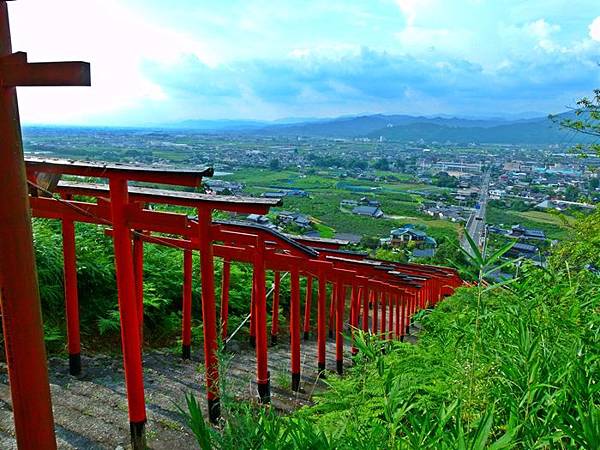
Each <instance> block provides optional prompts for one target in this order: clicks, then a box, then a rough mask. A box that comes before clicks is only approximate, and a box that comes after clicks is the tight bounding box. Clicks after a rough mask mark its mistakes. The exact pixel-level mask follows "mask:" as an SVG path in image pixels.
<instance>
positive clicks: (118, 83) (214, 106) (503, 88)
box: [9, 0, 600, 125]
mask: <svg viewBox="0 0 600 450" xmlns="http://www.w3.org/2000/svg"><path fill="white" fill-rule="evenodd" d="M9 5H10V13H11V19H12V28H13V41H14V45H13V47H14V49H15V50H24V51H27V52H28V53H29V60H30V61H42V60H60V59H64V60H73V59H82V60H86V61H90V62H91V63H92V80H93V87H92V88H23V89H20V91H19V98H20V105H21V115H22V118H23V121H24V122H27V123H70V124H107V125H118V124H121V125H139V124H152V123H167V122H176V121H179V120H185V119H196V118H197V119H220V118H229V119H239V118H245V119H269V120H272V119H278V118H284V117H331V116H338V115H345V114H356V113H390V114H391V113H406V114H423V115H433V114H452V115H458V116H469V117H471V116H486V117H489V116H512V115H519V114H524V113H525V114H527V113H531V112H539V113H543V114H546V113H549V112H560V111H562V110H564V109H565V108H566V107H567V106H568V105H573V103H574V102H575V101H576V100H577V99H578V98H580V97H581V96H583V95H586V94H589V93H590V92H591V90H592V89H594V88H600V66H599V65H598V64H599V63H600V1H598V0H577V1H559V0H354V1H351V0H348V1H339V0H326V1H325V0H320V1H311V0H279V1H275V0H231V1H228V0H222V1H219V2H215V1H203V0H170V1H167V2H166V1H164V0H160V1H159V0H86V1H81V0H53V1H51V2H49V1H45V0H29V1H26V0H22V1H18V2H11V3H10V4H9Z"/></svg>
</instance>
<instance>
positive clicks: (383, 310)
mask: <svg viewBox="0 0 600 450" xmlns="http://www.w3.org/2000/svg"><path fill="white" fill-rule="evenodd" d="M387 297H388V295H387V292H386V291H385V290H383V291H381V334H382V336H381V337H382V338H385V334H386V331H387V316H386V304H387V301H388V299H387Z"/></svg>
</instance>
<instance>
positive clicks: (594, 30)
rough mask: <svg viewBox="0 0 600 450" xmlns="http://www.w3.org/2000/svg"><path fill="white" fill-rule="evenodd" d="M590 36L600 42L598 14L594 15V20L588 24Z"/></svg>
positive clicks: (599, 19) (599, 18)
mask: <svg viewBox="0 0 600 450" xmlns="http://www.w3.org/2000/svg"><path fill="white" fill-rule="evenodd" d="M589 28H590V37H591V38H592V39H593V40H594V41H599V42H600V16H598V17H596V18H595V19H594V21H593V22H592V23H591V24H590V27H589Z"/></svg>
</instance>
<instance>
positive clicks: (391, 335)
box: [388, 291, 395, 339]
mask: <svg viewBox="0 0 600 450" xmlns="http://www.w3.org/2000/svg"><path fill="white" fill-rule="evenodd" d="M394 295H395V294H394V293H393V292H391V291H390V292H388V302H389V305H390V310H389V312H388V317H389V323H388V339H393V338H394Z"/></svg>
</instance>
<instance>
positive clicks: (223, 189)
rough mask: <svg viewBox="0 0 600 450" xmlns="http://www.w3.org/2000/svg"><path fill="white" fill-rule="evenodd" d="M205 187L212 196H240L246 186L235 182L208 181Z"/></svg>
mask: <svg viewBox="0 0 600 450" xmlns="http://www.w3.org/2000/svg"><path fill="white" fill-rule="evenodd" d="M204 185H205V186H206V188H207V191H208V193H210V194H218V195H239V194H241V193H242V191H243V190H244V185H243V184H242V183H236V182H235V181H225V180H211V179H208V180H206V181H204Z"/></svg>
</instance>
